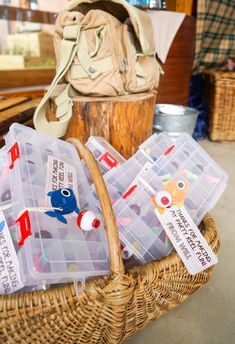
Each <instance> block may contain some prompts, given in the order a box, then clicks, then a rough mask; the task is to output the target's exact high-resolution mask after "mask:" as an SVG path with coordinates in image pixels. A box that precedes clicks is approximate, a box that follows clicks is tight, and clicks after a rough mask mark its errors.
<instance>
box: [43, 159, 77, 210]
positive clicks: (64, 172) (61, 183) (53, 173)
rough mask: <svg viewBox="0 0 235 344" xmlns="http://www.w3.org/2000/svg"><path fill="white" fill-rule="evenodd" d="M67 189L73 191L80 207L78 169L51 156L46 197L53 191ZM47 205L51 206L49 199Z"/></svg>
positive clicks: (48, 166) (48, 164)
mask: <svg viewBox="0 0 235 344" xmlns="http://www.w3.org/2000/svg"><path fill="white" fill-rule="evenodd" d="M65 188H66V189H72V190H73V192H74V194H75V197H76V199H77V204H78V207H79V198H78V183H77V170H76V168H75V167H74V166H73V165H71V164H69V163H67V162H65V161H63V160H60V159H58V158H56V157H53V156H49V157H48V161H47V177H46V195H47V194H48V193H49V192H51V191H55V190H59V189H65ZM47 205H48V206H50V199H49V198H48V197H47Z"/></svg>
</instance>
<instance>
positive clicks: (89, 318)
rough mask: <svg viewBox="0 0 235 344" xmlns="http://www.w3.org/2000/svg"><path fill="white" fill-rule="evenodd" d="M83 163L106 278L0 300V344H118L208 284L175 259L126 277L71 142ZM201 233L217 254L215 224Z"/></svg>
mask: <svg viewBox="0 0 235 344" xmlns="http://www.w3.org/2000/svg"><path fill="white" fill-rule="evenodd" d="M69 141H70V142H72V143H74V144H75V145H76V147H77V149H78V151H79V153H80V155H81V156H82V157H83V158H84V159H85V161H86V163H87V166H88V168H89V170H90V172H91V174H92V176H93V179H94V183H95V186H96V189H97V192H98V196H99V199H100V200H101V205H102V211H103V214H104V222H105V226H106V229H107V237H108V242H109V250H110V275H108V276H104V277H100V278H96V279H94V280H90V281H88V282H87V283H86V288H85V291H84V292H82V293H81V294H79V295H78V294H76V293H75V291H74V287H73V285H72V284H68V285H66V286H64V287H61V288H56V289H48V290H46V291H37V292H32V293H25V294H15V295H8V296H1V297H0V314H1V322H0V343H28V344H34V343H42V344H50V343H51V344H52V343H54V344H61V343H66V344H75V343H76V344H77V343H78V344H80V343H89V344H90V343H93V344H94V343H99V344H102V343H103V344H108V343H113V344H114V343H115V344H116V343H121V342H122V341H123V340H124V339H126V338H128V337H130V336H131V335H132V334H134V333H135V332H136V331H137V330H139V329H141V328H143V327H145V326H146V325H147V324H148V322H149V321H151V320H153V319H157V318H159V317H160V316H161V315H162V314H164V313H166V312H168V311H170V310H171V309H173V308H174V307H176V306H177V305H179V304H180V303H182V302H183V301H184V300H185V299H186V298H187V297H188V296H189V295H191V294H193V293H194V292H195V291H196V290H198V289H199V288H200V287H201V286H202V285H203V284H205V283H206V282H208V280H209V278H210V276H211V272H212V268H210V269H208V270H206V271H204V272H202V273H199V274H197V275H196V276H194V277H193V276H191V275H189V273H188V272H187V270H186V269H185V267H184V265H183V263H182V261H181V259H180V258H179V256H178V255H177V254H176V253H174V254H171V255H170V256H168V257H166V258H164V259H162V260H159V261H155V262H152V263H149V264H147V265H143V266H140V267H135V268H133V269H131V270H129V271H128V272H126V273H125V271H124V266H123V262H122V258H121V252H120V243H119V238H118V231H117V228H116V224H115V218H114V214H113V211H112V207H111V204H110V201H109V198H108V194H107V190H106V188H105V185H104V182H103V179H102V176H101V174H100V172H99V169H98V167H97V165H96V162H95V161H94V159H93V157H92V155H91V153H90V152H89V151H88V149H87V148H86V147H85V146H84V145H83V144H81V143H80V142H79V141H77V140H75V139H70V140H69ZM202 233H203V234H204V236H205V238H206V240H207V241H208V243H209V245H210V246H211V248H212V249H213V251H214V252H215V253H217V251H218V249H219V240H218V236H217V231H216V227H215V223H214V221H213V219H212V218H211V217H210V216H209V215H208V216H206V217H205V218H204V220H203V222H202Z"/></svg>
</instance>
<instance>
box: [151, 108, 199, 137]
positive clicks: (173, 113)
mask: <svg viewBox="0 0 235 344" xmlns="http://www.w3.org/2000/svg"><path fill="white" fill-rule="evenodd" d="M198 114H199V111H198V110H196V109H192V108H189V107H186V106H181V105H171V104H158V105H156V107H155V114H154V124H153V131H154V132H157V133H159V132H163V131H164V132H166V133H167V134H168V135H169V136H170V137H171V139H172V140H176V139H177V137H178V136H180V135H181V134H183V133H188V134H189V135H192V134H193V131H194V128H195V125H196V121H197V117H198Z"/></svg>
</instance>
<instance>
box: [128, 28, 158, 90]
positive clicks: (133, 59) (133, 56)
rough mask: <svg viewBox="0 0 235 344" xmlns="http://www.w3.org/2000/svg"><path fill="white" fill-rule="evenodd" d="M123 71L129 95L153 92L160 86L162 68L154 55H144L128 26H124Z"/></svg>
mask: <svg viewBox="0 0 235 344" xmlns="http://www.w3.org/2000/svg"><path fill="white" fill-rule="evenodd" d="M123 50H124V54H125V58H124V60H123V71H124V75H125V89H126V91H127V92H129V93H138V92H145V91H151V90H153V89H154V88H156V87H157V86H158V83H159V77H160V72H161V67H160V65H159V64H158V62H157V60H156V58H155V55H154V54H149V55H147V54H144V53H142V50H141V47H140V44H139V41H138V39H137V37H136V36H135V34H134V32H133V30H132V28H131V26H130V25H128V24H124V25H123Z"/></svg>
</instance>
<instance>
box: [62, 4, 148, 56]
mask: <svg viewBox="0 0 235 344" xmlns="http://www.w3.org/2000/svg"><path fill="white" fill-rule="evenodd" d="M75 9H76V10H78V11H80V12H82V13H87V12H88V11H89V10H91V9H101V10H103V11H106V12H109V13H110V14H112V15H113V16H114V17H116V18H118V19H119V20H120V21H121V22H124V21H125V20H126V19H128V18H130V21H131V24H132V26H133V28H134V31H135V34H136V37H137V38H138V40H139V42H140V46H141V50H142V52H143V53H144V54H147V55H150V54H152V55H153V54H155V44H154V35H153V27H152V21H151V18H150V17H149V15H148V14H147V13H146V12H144V11H141V10H140V9H138V8H136V7H134V6H132V5H131V4H129V3H128V2H126V1H125V0H70V1H69V2H68V4H67V5H66V10H67V11H72V10H75Z"/></svg>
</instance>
